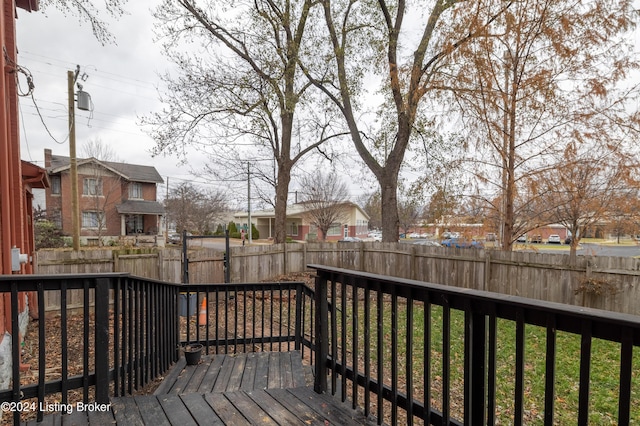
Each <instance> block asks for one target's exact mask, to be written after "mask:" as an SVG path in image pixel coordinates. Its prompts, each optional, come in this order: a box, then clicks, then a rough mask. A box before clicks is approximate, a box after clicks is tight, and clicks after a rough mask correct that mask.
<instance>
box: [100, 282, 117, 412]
mask: <svg viewBox="0 0 640 426" xmlns="http://www.w3.org/2000/svg"><path fill="white" fill-rule="evenodd" d="M95 300H96V303H95V315H96V328H95V333H96V336H95V338H96V346H95V347H96V350H95V357H96V359H95V366H96V367H95V368H96V402H97V403H98V404H108V403H109V303H108V301H109V278H98V279H97V280H96V290H95ZM116 303H117V302H116ZM116 356H117V355H116Z"/></svg>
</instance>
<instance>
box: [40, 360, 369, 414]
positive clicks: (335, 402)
mask: <svg viewBox="0 0 640 426" xmlns="http://www.w3.org/2000/svg"><path fill="white" fill-rule="evenodd" d="M311 382H312V376H311V374H310V373H309V369H308V367H307V368H305V367H303V365H302V360H301V357H300V353H299V352H297V351H294V352H257V353H248V354H236V355H214V356H212V357H205V358H204V359H203V360H202V361H201V362H200V364H199V365H193V366H191V365H186V363H185V361H184V358H182V359H180V361H179V362H178V363H176V365H175V366H174V367H173V368H172V369H171V370H170V372H169V374H167V376H166V377H165V378H164V380H163V381H162V383H161V384H160V386H159V387H158V388H157V389H156V391H155V392H154V394H153V395H140V396H133V397H119V398H112V400H111V410H110V411H107V412H102V413H100V412H77V411H75V412H74V413H72V414H70V415H60V414H58V413H56V414H52V415H47V416H45V419H44V421H43V422H42V423H36V422H35V421H34V422H30V423H28V424H29V425H88V424H90V425H94V424H98V425H108V424H119V425H127V426H129V425H153V426H161V425H179V426H188V425H258V424H259V425H321V426H326V425H373V424H376V423H375V419H372V418H366V417H365V416H364V414H362V412H360V411H357V410H353V409H352V408H351V406H349V405H346V404H344V403H342V402H340V400H339V399H337V398H334V397H332V396H330V395H323V394H317V393H315V392H314V391H313V386H312V383H311Z"/></svg>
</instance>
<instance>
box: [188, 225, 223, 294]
mask: <svg viewBox="0 0 640 426" xmlns="http://www.w3.org/2000/svg"><path fill="white" fill-rule="evenodd" d="M213 238H217V239H221V238H224V239H225V245H224V282H225V284H228V283H229V282H230V281H231V269H230V268H229V262H230V258H231V252H230V250H229V248H230V245H229V230H228V229H225V230H224V235H187V231H186V229H185V230H183V231H182V284H189V253H188V248H189V240H197V239H213Z"/></svg>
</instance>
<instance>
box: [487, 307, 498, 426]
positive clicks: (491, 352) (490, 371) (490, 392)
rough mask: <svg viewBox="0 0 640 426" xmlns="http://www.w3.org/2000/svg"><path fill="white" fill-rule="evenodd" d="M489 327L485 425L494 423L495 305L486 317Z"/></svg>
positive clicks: (496, 348) (496, 325)
mask: <svg viewBox="0 0 640 426" xmlns="http://www.w3.org/2000/svg"><path fill="white" fill-rule="evenodd" d="M487 323H488V326H489V342H488V345H489V348H488V350H487V375H488V377H487V424H489V425H493V424H495V423H496V376H497V373H496V371H497V370H496V359H497V350H498V338H497V328H498V322H497V319H496V313H495V305H493V304H492V305H491V311H490V313H489V315H488V317H487Z"/></svg>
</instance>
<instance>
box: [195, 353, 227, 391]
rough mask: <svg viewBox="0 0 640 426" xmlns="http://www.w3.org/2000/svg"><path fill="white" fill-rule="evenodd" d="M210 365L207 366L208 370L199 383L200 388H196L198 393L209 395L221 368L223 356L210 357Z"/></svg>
mask: <svg viewBox="0 0 640 426" xmlns="http://www.w3.org/2000/svg"><path fill="white" fill-rule="evenodd" d="M211 357H212V359H211V363H210V364H209V368H208V369H207V372H206V373H205V375H204V378H203V379H202V382H201V383H200V387H199V388H198V393H209V392H211V391H212V390H213V386H214V385H215V383H216V380H217V379H218V375H219V374H220V368H221V367H222V361H223V360H224V356H223V355H211Z"/></svg>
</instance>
